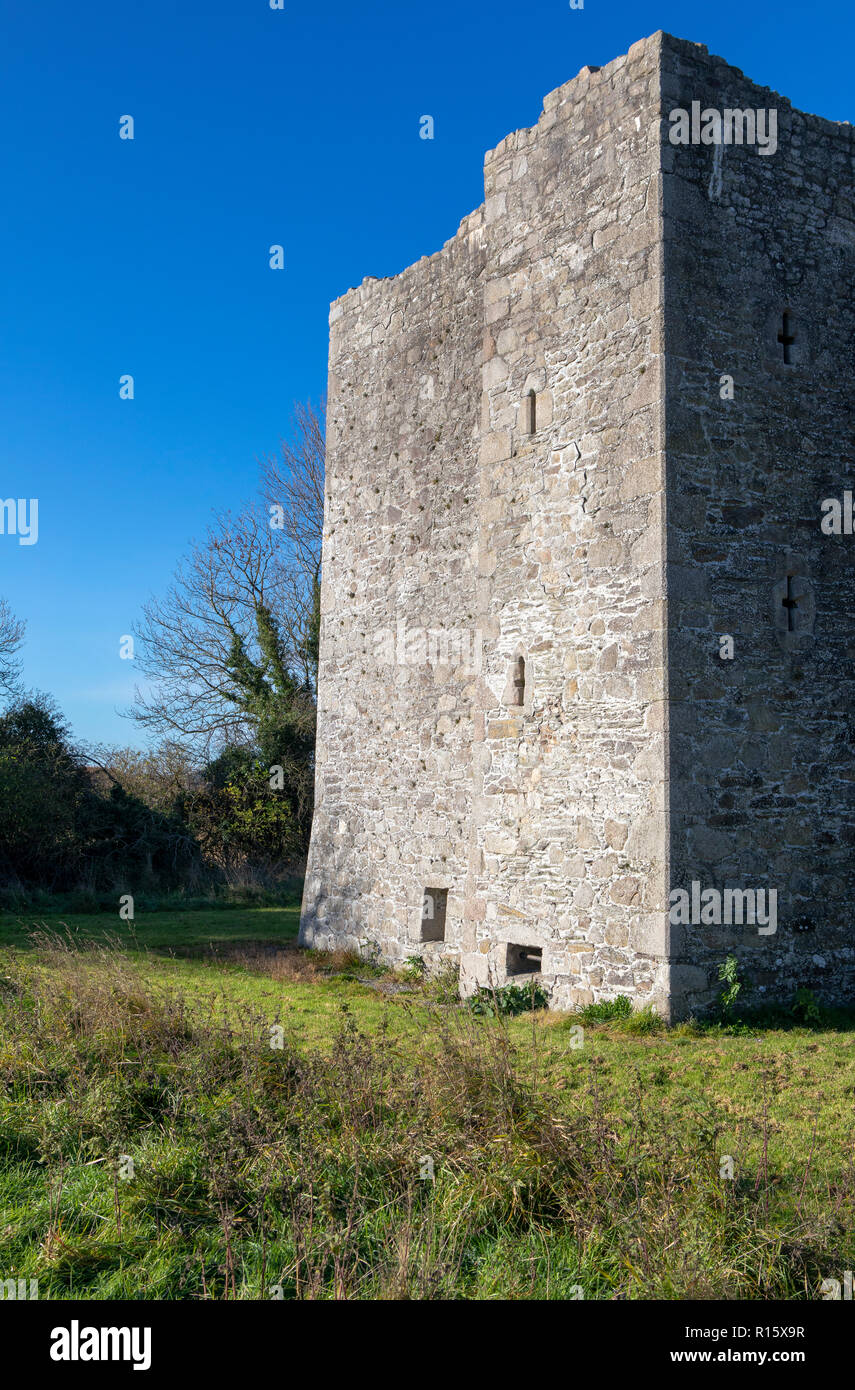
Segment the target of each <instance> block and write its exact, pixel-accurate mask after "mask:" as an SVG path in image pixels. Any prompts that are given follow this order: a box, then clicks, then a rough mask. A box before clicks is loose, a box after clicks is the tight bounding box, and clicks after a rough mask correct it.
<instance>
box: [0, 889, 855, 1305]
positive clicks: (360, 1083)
mask: <svg viewBox="0 0 855 1390" xmlns="http://www.w3.org/2000/svg"><path fill="white" fill-rule="evenodd" d="M296 929H297V909H296V908H295V907H294V908H257V909H246V910H239V909H235V910H233V911H231V910H222V909H219V910H217V911H215V912H206V911H205V910H204V909H202V910H198V911H192V912H175V913H168V912H156V913H151V914H146V915H144V916H141V917H140V918H139V919H138V921H137V922H136V924H135V925H134V929H133V932H131V931H130V930H129V928H128V926H127V925H125V924H123V923H121V922H119V920H118V918H105V917H104V916H73V917H72V916H69V917H64V918H48V919H39V920H38V921H37V922H34V921H32V920H30V919H28V918H27V917H20V916H17V917H16V916H13V915H6V916H3V917H0V1080H2V1083H3V1085H2V1089H0V1252H2V1253H0V1280H2V1279H8V1278H13V1277H14V1278H27V1279H30V1278H37V1279H38V1281H39V1296H40V1298H43V1299H46V1298H178V1299H180V1298H189V1299H195V1298H234V1297H237V1298H270V1297H279V1296H281V1297H284V1298H295V1297H296V1298H306V1297H314V1298H318V1297H320V1298H330V1297H340V1298H341V1297H344V1298H366V1297H368V1298H402V1297H404V1298H407V1297H408V1298H448V1297H452V1298H455V1297H458V1298H478V1299H486V1298H501V1297H509V1298H514V1299H526V1298H547V1297H548V1298H566V1297H574V1296H578V1290H579V1289H581V1290H582V1291H583V1295H584V1297H585V1298H586V1299H609V1298H667V1299H674V1298H756V1299H767V1298H786V1299H804V1298H818V1297H819V1296H820V1286H821V1284H822V1281H823V1279H826V1278H837V1279H841V1278H842V1273H843V1271H844V1270H845V1269H851V1268H853V1260H855V1235H853V1230H855V1226H853V1215H855V1031H853V1025H852V1023H851V1022H847V1021H846V1020H845V1019H837V1020H835V1022H836V1026H835V1027H834V1028H833V1029H832V1028H830V1027H828V1026H825V1025H822V1024H818V1025H817V1026H814V1027H812V1028H807V1027H797V1026H786V1027H779V1028H771V1027H762V1028H761V1027H754V1028H749V1027H742V1028H741V1029H739V1028H730V1029H726V1028H721V1027H718V1028H714V1027H708V1026H707V1027H701V1026H696V1025H682V1026H680V1027H677V1028H672V1029H666V1028H663V1027H662V1026H661V1025H657V1024H656V1022H655V1021H654V1020H650V1019H645V1018H643V1017H642V1018H641V1019H639V1018H635V1019H628V1020H624V1021H613V1022H607V1023H599V1024H596V1023H587V1022H585V1021H584V1020H580V1018H578V1017H570V1016H567V1015H563V1016H562V1015H555V1014H547V1013H544V1012H536V1013H528V1014H523V1015H521V1016H519V1017H515V1018H510V1019H495V1018H482V1017H476V1016H474V1015H473V1014H472V1013H471V1011H470V1010H468V1009H466V1008H464V1007H461V1006H460V1005H459V1004H457V1003H456V1002H455V1000H454V994H453V990H452V989H451V987H450V983H449V982H448V981H446V982H442V981H440V982H428V983H425V982H422V981H420V980H419V979H417V978H416V979H408V978H405V977H402V976H397V977H395V976H392V975H390V974H388V973H386V974H384V973H383V972H381V971H379V970H377V969H376V968H372V967H370V966H367V965H366V964H364V963H362V962H358V961H356V960H354V959H353V958H351V957H347V956H344V955H339V956H335V957H320V956H317V955H314V954H312V953H306V952H299V951H297V950H296V949H295V947H294V944H293V943H294V938H295V936H296ZM580 1026H581V1027H582V1028H583V1030H584V1031H583V1035H582V1036H581V1037H580V1035H579V1033H578V1029H579V1027H580ZM277 1030H278V1031H277ZM580 1043H581V1046H580V1045H579V1044H580ZM727 1158H730V1159H731V1160H732V1173H733V1176H732V1177H728V1176H723V1174H726V1173H727V1172H729V1171H730V1167H729V1165H728V1164H727V1162H726V1160H727Z"/></svg>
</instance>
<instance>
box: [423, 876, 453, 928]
mask: <svg viewBox="0 0 855 1390" xmlns="http://www.w3.org/2000/svg"><path fill="white" fill-rule="evenodd" d="M447 912H448V889H447V888H426V889H425V891H424V897H423V898H422V941H444V940H445V918H446V913H447Z"/></svg>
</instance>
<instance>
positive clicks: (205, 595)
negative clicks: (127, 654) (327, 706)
mask: <svg viewBox="0 0 855 1390" xmlns="http://www.w3.org/2000/svg"><path fill="white" fill-rule="evenodd" d="M295 423H296V429H295V442H294V443H293V444H290V443H283V444H282V446H281V452H280V456H279V457H278V458H277V459H272V460H268V461H266V462H265V463H264V464H263V465H262V480H261V494H262V498H263V499H264V500H263V501H262V502H259V503H256V504H255V505H253V506H248V507H246V508H245V509H244V510H243V511H242V512H241V513H240V514H239V515H238V516H233V515H232V514H231V513H230V512H226V513H222V514H220V515H218V516H216V517H215V519H214V521H213V523H212V524H211V526H209V528H208V531H207V533H206V536H205V538H204V540H203V541H201V542H200V543H197V544H194V545H193V546H192V547H191V550H190V553H189V555H188V557H187V558H186V560H185V561H184V562H183V563H182V564H181V565H180V566H179V568H178V570H177V571H176V574H175V578H174V580H173V583H172V585H171V586H170V588H169V590H168V591H167V593H166V595H165V596H164V597H163V598H160V599H153V600H152V601H151V602H149V603H148V604H146V606H145V608H144V609H143V621H142V623H141V624H140V625H139V627H138V629H137V633H136V636H137V659H138V664H139V667H140V669H141V670H142V671H143V672H144V674H145V675H146V676H148V677H149V679H150V681H151V683H152V684H151V692H150V693H149V694H148V695H141V694H140V692H139V690H137V696H136V705H135V706H134V708H133V709H132V710H131V711H129V713H130V714H131V716H132V717H133V718H134V719H135V720H136V721H137V722H138V723H139V724H140V725H142V726H143V727H144V728H147V729H150V730H151V731H152V732H154V733H157V734H158V735H160V736H161V737H167V738H173V739H176V738H177V739H179V740H180V741H181V742H183V743H185V744H190V745H193V746H195V747H197V748H201V749H203V750H204V751H205V752H206V753H207V752H210V751H212V749H215V748H218V747H221V746H223V745H224V744H226V743H242V742H248V741H250V740H251V739H252V737H253V735H254V734H255V733H257V730H258V726H259V722H260V721H263V720H264V718H265V717H266V715H267V714H269V711H270V709H271V708H272V707H273V706H274V705H276V704H277V702H278V706H279V708H280V709H284V708H285V707H287V708H288V709H289V710H290V711H291V715H292V716H293V719H294V722H295V727H299V729H300V731H301V736H310V735H311V732H312V730H313V728H314V700H313V687H314V677H315V673H316V660H317V624H318V611H319V579H320V541H321V535H322V530H323V487H324V481H323V468H324V461H323V408H321V409H320V411H316V410H315V409H313V408H312V407H311V406H298V407H296V412H295Z"/></svg>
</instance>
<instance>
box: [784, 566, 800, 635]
mask: <svg viewBox="0 0 855 1390" xmlns="http://www.w3.org/2000/svg"><path fill="white" fill-rule="evenodd" d="M794 578H795V575H792V574H788V575H787V592H786V594H785V595H784V597H783V598H782V599H781V604H782V606H783V607H784V608H786V610H787V631H788V632H793V631H794V630H795V626H796V621H795V619H796V609H797V608H798V606H799V601H798V599H797V598H795V597H794V596H793V579H794Z"/></svg>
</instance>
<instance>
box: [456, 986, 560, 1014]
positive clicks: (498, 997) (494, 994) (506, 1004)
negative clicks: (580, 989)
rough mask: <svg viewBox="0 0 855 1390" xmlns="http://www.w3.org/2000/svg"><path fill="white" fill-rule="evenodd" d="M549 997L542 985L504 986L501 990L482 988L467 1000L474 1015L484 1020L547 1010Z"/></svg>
mask: <svg viewBox="0 0 855 1390" xmlns="http://www.w3.org/2000/svg"><path fill="white" fill-rule="evenodd" d="M548 1003H549V995H548V994H547V993H546V990H545V989H544V988H543V986H542V985H536V984H534V983H533V982H532V984H530V985H504V986H503V987H502V988H501V989H485V988H483V987H482V988H481V989H479V990H478V993H477V994H473V995H471V996H470V997H469V999H468V1000H467V1004H468V1006H469V1008H470V1010H471V1012H472V1013H473V1014H478V1015H479V1016H480V1017H483V1018H497V1017H499V1016H502V1017H505V1018H513V1017H514V1016H515V1015H516V1014H525V1013H529V1012H530V1011H531V1010H533V1009H545V1008H546V1006H547V1004H548Z"/></svg>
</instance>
